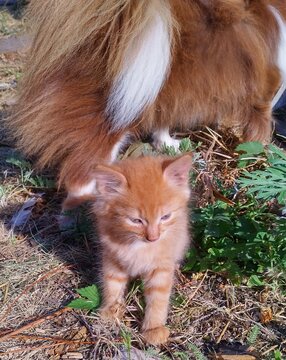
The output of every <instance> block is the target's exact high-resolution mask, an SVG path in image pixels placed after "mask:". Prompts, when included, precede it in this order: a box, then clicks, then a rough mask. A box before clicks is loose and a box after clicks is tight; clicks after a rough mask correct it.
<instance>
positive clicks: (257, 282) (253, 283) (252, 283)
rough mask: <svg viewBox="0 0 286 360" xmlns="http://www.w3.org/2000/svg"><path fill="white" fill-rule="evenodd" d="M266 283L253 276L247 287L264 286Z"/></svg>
mask: <svg viewBox="0 0 286 360" xmlns="http://www.w3.org/2000/svg"><path fill="white" fill-rule="evenodd" d="M264 285H265V283H264V282H263V281H261V280H260V279H259V277H258V276H257V275H251V276H250V278H249V279H248V281H247V286H264Z"/></svg>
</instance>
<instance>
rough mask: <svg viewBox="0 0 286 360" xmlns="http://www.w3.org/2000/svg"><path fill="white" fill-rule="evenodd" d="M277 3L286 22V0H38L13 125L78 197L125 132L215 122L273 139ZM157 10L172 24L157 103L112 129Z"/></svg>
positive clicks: (27, 147) (22, 143)
mask: <svg viewBox="0 0 286 360" xmlns="http://www.w3.org/2000/svg"><path fill="white" fill-rule="evenodd" d="M268 5H272V6H273V7H274V8H276V9H277V10H279V12H280V14H281V16H284V19H285V18H286V10H285V4H284V0H212V1H211V0H168V1H167V0H166V1H163V0H85V1H84V2H80V1H78V0H50V1H46V0H32V1H31V4H30V17H31V24H32V26H33V28H34V41H33V45H32V50H31V55H30V58H29V60H28V63H27V66H26V71H25V76H24V79H23V81H22V85H21V87H20V90H19V101H18V105H17V106H16V109H15V112H14V115H13V117H12V119H11V120H10V124H11V128H12V130H13V132H14V134H15V136H16V138H17V139H18V145H19V147H20V148H21V149H22V150H23V151H24V152H25V153H26V154H27V155H33V156H36V157H37V158H38V164H39V166H40V167H44V166H58V167H59V183H60V184H64V185H65V186H66V188H67V189H68V190H70V189H75V188H77V187H78V186H81V184H85V183H87V182H88V181H89V180H90V173H91V171H92V168H93V167H95V166H96V165H97V164H98V163H101V162H106V161H110V160H111V152H112V149H113V147H114V146H115V145H116V144H117V143H118V141H119V140H120V139H121V138H122V136H123V135H124V134H126V133H128V134H133V133H135V132H136V133H139V134H140V133H141V134H142V133H150V132H151V133H152V132H154V131H155V130H157V129H160V128H171V129H175V128H183V129H186V128H188V129H189V128H191V129H192V128H194V127H196V126H202V125H203V124H207V125H210V126H226V127H231V128H237V129H238V130H239V131H240V133H241V136H242V139H243V140H259V141H262V142H268V141H269V140H270V136H271V127H272V117H271V99H272V97H273V95H274V93H275V91H276V90H277V87H278V86H279V84H280V82H281V76H280V72H279V70H278V68H277V61H276V59H277V51H278V48H277V47H278V41H279V29H278V25H277V22H276V20H275V17H274V16H273V14H272V13H271V11H270V9H269V6H268ZM163 8H164V11H163ZM154 11H157V12H158V14H161V15H162V18H164V21H165V22H166V24H167V27H168V30H167V31H168V34H169V37H170V43H171V62H170V68H169V69H167V71H168V73H167V75H166V78H165V81H164V82H163V84H162V88H161V90H160V92H159V93H158V96H157V97H156V98H155V99H154V100H153V101H152V102H151V103H148V104H147V105H146V106H145V107H144V109H143V110H142V112H141V114H140V115H138V117H137V118H136V119H134V121H133V122H132V123H131V124H128V125H126V127H124V126H122V127H121V128H120V130H118V131H112V119H110V115H109V116H108V115H107V114H106V107H107V104H108V98H109V96H110V91H111V89H112V84H114V81H115V79H116V77H118V76H119V74H120V71H121V69H122V67H123V65H124V54H125V52H126V51H127V50H126V49H127V48H128V45H129V43H132V42H134V43H135V45H136V39H138V37H139V36H140V34H141V33H142V31H143V30H144V29H145V28H146V27H148V26H149V25H148V24H149V23H150V18H152V13H153V12H154ZM266 19H267V20H266ZM136 46H137V45H136ZM136 46H135V47H136ZM70 191H72V190H70Z"/></svg>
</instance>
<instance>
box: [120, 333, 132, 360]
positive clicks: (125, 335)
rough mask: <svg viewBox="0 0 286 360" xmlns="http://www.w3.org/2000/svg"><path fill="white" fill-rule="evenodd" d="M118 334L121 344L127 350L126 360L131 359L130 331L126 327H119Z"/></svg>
mask: <svg viewBox="0 0 286 360" xmlns="http://www.w3.org/2000/svg"><path fill="white" fill-rule="evenodd" d="M120 335H121V336H122V339H123V344H124V346H125V349H126V351H127V356H128V360H131V333H130V332H129V331H128V330H127V329H124V328H121V329H120Z"/></svg>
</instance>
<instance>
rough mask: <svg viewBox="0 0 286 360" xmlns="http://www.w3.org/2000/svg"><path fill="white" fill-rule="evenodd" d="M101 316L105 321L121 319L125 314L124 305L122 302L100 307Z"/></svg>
mask: <svg viewBox="0 0 286 360" xmlns="http://www.w3.org/2000/svg"><path fill="white" fill-rule="evenodd" d="M99 313H100V316H101V318H102V319H103V320H105V321H113V322H114V321H116V320H120V319H121V318H122V317H123V314H124V306H123V304H121V303H115V304H112V305H105V306H103V307H102V308H101V309H99Z"/></svg>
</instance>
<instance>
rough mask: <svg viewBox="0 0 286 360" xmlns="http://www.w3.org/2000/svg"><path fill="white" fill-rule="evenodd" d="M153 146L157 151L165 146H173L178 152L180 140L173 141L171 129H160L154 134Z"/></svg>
mask: <svg viewBox="0 0 286 360" xmlns="http://www.w3.org/2000/svg"><path fill="white" fill-rule="evenodd" d="M152 136H153V144H154V146H155V147H156V148H157V149H160V148H161V147H162V146H163V145H166V146H173V147H174V148H175V150H176V151H178V150H179V147H180V140H176V139H173V138H172V137H171V136H170V133H169V129H160V130H155V131H154V132H153V135H152Z"/></svg>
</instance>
